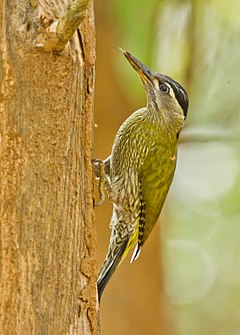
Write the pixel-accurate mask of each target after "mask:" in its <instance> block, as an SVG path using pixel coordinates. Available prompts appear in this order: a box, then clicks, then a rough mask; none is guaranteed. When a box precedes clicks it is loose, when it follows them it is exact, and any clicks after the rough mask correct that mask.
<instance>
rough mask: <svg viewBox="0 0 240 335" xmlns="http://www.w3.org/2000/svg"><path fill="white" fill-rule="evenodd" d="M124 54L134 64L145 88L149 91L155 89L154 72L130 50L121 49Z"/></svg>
mask: <svg viewBox="0 0 240 335" xmlns="http://www.w3.org/2000/svg"><path fill="white" fill-rule="evenodd" d="M120 50H121V51H122V52H123V54H124V56H125V57H126V58H127V60H128V61H129V63H130V64H131V65H132V67H133V68H134V70H136V71H137V73H138V75H139V77H140V78H141V80H142V82H143V85H144V86H145V88H146V89H147V90H148V91H149V90H152V89H153V86H154V83H153V80H154V74H153V72H152V71H151V70H150V69H149V68H148V67H147V66H146V65H144V64H143V63H142V62H141V61H140V60H139V59H137V58H136V57H134V56H133V55H131V54H130V52H128V51H124V50H122V49H120Z"/></svg>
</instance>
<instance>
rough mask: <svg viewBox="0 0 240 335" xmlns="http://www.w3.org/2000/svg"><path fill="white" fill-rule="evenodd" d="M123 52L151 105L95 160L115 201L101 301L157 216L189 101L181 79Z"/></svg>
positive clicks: (129, 121)
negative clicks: (113, 277) (113, 279)
mask: <svg viewBox="0 0 240 335" xmlns="http://www.w3.org/2000/svg"><path fill="white" fill-rule="evenodd" d="M121 51H122V52H123V55H124V56H125V57H126V59H127V60H128V62H129V63H130V65H131V66H132V67H133V69H134V70H135V71H136V72H137V74H138V75H139V77H140V79H141V81H142V84H143V87H144V89H145V93H146V97H147V105H146V107H144V108H141V109H139V110H137V111H135V112H134V113H132V114H131V115H130V116H129V117H128V118H127V119H126V120H125V121H124V122H123V124H122V125H121V126H120V128H119V130H118V132H117V134H116V137H115V139H114V142H113V146H112V151H111V155H110V156H109V157H107V158H106V159H105V160H95V162H93V164H94V169H95V173H96V176H97V177H100V180H102V181H104V185H105V186H106V189H107V192H108V197H109V200H110V201H111V202H112V204H113V209H112V217H111V222H110V229H111V234H110V243H109V247H108V251H107V255H106V258H105V261H104V262H103V265H102V267H101V269H100V271H99V274H98V280H97V288H98V300H99V303H100V300H101V297H102V293H103V291H104V289H105V287H106V285H107V283H108V282H109V280H110V278H111V277H112V275H113V273H114V272H115V270H116V268H117V267H118V266H119V264H120V263H121V262H122V260H123V259H124V258H125V257H126V255H127V254H128V252H129V251H130V250H131V249H132V248H134V247H135V249H134V251H133V254H132V258H131V262H133V261H135V260H136V259H137V258H138V257H139V254H140V251H141V249H142V246H143V245H144V243H145V242H146V240H147V238H148V237H149V235H150V233H151V231H152V229H153V227H154V226H155V224H156V222H157V220H158V217H159V215H160V212H161V210H162V207H163V204H164V202H165V199H166V196H167V193H168V191H169V188H170V186H171V183H172V180H173V176H174V172H175V168H176V161H177V144H178V138H179V133H180V131H181V130H182V128H183V125H184V121H185V119H186V116H187V112H188V105H189V101H188V95H187V92H186V90H185V89H184V88H183V86H182V85H180V84H179V83H178V82H177V81H175V80H174V79H172V78H171V77H169V76H166V75H163V74H159V73H157V72H154V71H152V70H151V69H150V68H148V67H147V66H146V65H144V64H143V63H142V62H141V61H140V60H139V59H137V58H136V57H135V56H133V55H132V54H131V53H130V52H128V51H124V50H121Z"/></svg>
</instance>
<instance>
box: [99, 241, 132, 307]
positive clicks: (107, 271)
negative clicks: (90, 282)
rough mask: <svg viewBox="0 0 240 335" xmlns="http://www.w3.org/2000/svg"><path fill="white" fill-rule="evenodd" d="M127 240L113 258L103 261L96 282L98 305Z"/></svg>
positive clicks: (120, 258)
mask: <svg viewBox="0 0 240 335" xmlns="http://www.w3.org/2000/svg"><path fill="white" fill-rule="evenodd" d="M127 244H128V239H127V240H125V241H124V242H123V244H121V245H120V246H119V248H118V250H117V252H115V253H114V255H113V257H107V258H106V260H105V261H104V263H103V265H102V267H101V269H100V271H99V275H98V280H97V288H98V301H99V303H100V301H101V297H102V294H103V291H104V289H105V287H106V285H107V283H108V282H109V280H110V278H111V277H112V275H113V273H114V271H115V270H116V268H117V267H118V265H119V263H120V262H121V260H122V256H123V254H124V251H125V249H126V247H127Z"/></svg>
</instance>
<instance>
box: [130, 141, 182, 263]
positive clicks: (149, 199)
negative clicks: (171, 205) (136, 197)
mask: <svg viewBox="0 0 240 335" xmlns="http://www.w3.org/2000/svg"><path fill="white" fill-rule="evenodd" d="M171 154H172V153H171V152H168V151H167V150H165V149H164V148H163V147H157V148H156V149H154V150H151V151H149V153H148V154H147V156H146V159H145V160H144V162H143V164H142V166H141V169H140V173H139V179H140V180H139V182H140V185H141V190H140V192H141V194H140V196H141V204H140V217H139V226H138V244H137V247H136V249H135V251H134V254H133V257H132V260H135V259H136V258H137V256H138V255H139V252H140V249H141V247H142V245H143V244H144V243H145V241H146V240H147V238H148V236H149V234H150V232H151V231H152V229H153V227H154V225H155V223H156V221H157V219H158V217H159V215H160V212H161V209H162V207H163V204H164V201H165V199H166V196H167V193H168V190H169V187H170V185H171V182H172V178H173V175H174V171H175V167H176V159H172V157H171ZM175 158H176V157H175Z"/></svg>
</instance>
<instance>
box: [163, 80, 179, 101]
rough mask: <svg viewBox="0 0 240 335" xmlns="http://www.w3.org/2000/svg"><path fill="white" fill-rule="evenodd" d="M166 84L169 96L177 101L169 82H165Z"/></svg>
mask: <svg viewBox="0 0 240 335" xmlns="http://www.w3.org/2000/svg"><path fill="white" fill-rule="evenodd" d="M164 84H165V85H166V86H167V87H168V88H169V94H170V95H171V97H172V98H175V99H176V97H175V93H174V91H173V89H172V87H171V85H170V84H168V83H167V82H164Z"/></svg>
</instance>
